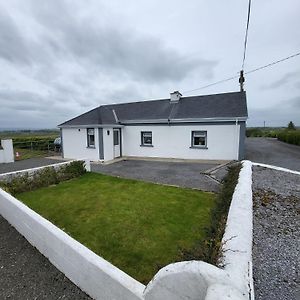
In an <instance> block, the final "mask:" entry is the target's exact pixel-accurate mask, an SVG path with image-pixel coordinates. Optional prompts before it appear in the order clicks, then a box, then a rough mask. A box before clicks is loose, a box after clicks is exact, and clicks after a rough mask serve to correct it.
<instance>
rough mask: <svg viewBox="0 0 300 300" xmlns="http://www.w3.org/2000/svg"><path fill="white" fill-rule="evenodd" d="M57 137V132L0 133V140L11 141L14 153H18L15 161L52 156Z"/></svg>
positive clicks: (26, 131) (25, 131) (24, 131)
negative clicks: (8, 139) (6, 139)
mask: <svg viewBox="0 0 300 300" xmlns="http://www.w3.org/2000/svg"><path fill="white" fill-rule="evenodd" d="M59 135H60V132H59V130H20V131H0V139H4V138H10V139H12V140H13V145H14V152H15V153H16V152H18V157H16V160H21V159H28V158H33V157H45V156H49V155H52V154H54V153H55V150H56V149H55V146H54V143H53V142H54V139H55V138H57V137H59Z"/></svg>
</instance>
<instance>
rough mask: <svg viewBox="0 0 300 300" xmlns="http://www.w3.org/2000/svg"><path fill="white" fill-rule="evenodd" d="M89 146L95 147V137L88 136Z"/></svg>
mask: <svg viewBox="0 0 300 300" xmlns="http://www.w3.org/2000/svg"><path fill="white" fill-rule="evenodd" d="M89 146H95V136H94V135H89Z"/></svg>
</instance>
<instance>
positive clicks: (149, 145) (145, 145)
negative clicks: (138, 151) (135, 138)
mask: <svg viewBox="0 0 300 300" xmlns="http://www.w3.org/2000/svg"><path fill="white" fill-rule="evenodd" d="M140 147H153V145H140Z"/></svg>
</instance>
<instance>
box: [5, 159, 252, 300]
mask: <svg viewBox="0 0 300 300" xmlns="http://www.w3.org/2000/svg"><path fill="white" fill-rule="evenodd" d="M251 167H252V164H251V162H248V161H245V162H243V167H242V169H241V172H240V176H239V180H238V184H237V186H236V188H235V192H234V194H233V199H232V203H231V206H230V210H229V214H228V220H227V224H226V229H225V234H224V237H223V252H224V264H225V267H224V268H223V269H221V268H218V267H216V266H213V265H210V264H207V263H205V262H201V261H187V262H179V263H174V264H170V265H168V266H166V267H164V268H162V269H161V270H160V271H159V272H158V273H157V274H156V275H155V276H154V278H153V279H152V280H151V282H150V283H149V284H148V285H147V287H145V286H144V285H142V284H141V283H139V282H138V281H136V280H135V279H133V278H131V277H130V276H128V275H127V274H125V273H124V272H122V271H121V270H119V269H117V268H116V267H114V266H113V265H111V264H110V263H109V262H107V261H105V260H104V259H103V258H101V257H99V256H97V255H96V254H95V253H93V252H92V251H90V250H89V249H87V248H86V247H84V246H83V245H81V244H80V243H78V242H77V241H75V240H74V239H72V238H71V237H70V236H68V235H67V234H66V233H65V232H63V231H62V230H60V229H58V228H57V227H56V226H54V225H53V224H52V223H50V222H49V221H47V220H46V219H44V218H43V217H41V216H40V215H38V214H37V213H35V212H33V211H32V210H31V209H29V208H28V207H27V206H25V205H24V204H22V203H21V202H20V201H18V200H17V199H15V198H14V197H12V196H11V195H9V194H7V193H6V192H5V191H3V190H1V189H0V214H1V215H2V216H3V217H4V218H5V219H7V220H8V221H9V223H10V224H12V225H13V226H14V227H15V228H16V229H17V230H18V231H19V232H20V233H21V234H22V235H24V236H25V238H26V239H27V240H28V241H29V242H30V243H31V244H32V245H34V246H35V247H36V248H37V249H38V250H39V251H40V252H41V253H42V254H44V255H45V256H46V257H48V258H49V260H50V261H51V262H52V263H53V264H54V265H55V266H56V267H57V268H58V269H59V270H61V271H62V272H63V273H65V274H66V276H67V277H68V278H69V279H71V280H72V281H73V282H74V283H75V284H77V285H78V286H79V287H80V288H81V289H82V290H84V291H85V292H87V293H88V294H89V295H90V296H92V297H93V298H95V299H103V300H104V299H124V300H127V299H128V300H129V299H132V300H136V299H140V300H141V299H145V300H181V299H190V300H220V299H231V300H249V299H251V300H254V292H253V281H252V190H251V184H252V182H251V175H252V171H251Z"/></svg>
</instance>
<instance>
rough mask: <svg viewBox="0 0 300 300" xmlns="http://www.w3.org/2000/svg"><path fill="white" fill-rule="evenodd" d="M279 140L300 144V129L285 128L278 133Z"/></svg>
mask: <svg viewBox="0 0 300 300" xmlns="http://www.w3.org/2000/svg"><path fill="white" fill-rule="evenodd" d="M278 140H280V141H282V142H285V143H289V144H294V145H298V146H300V130H284V131H282V132H280V134H278Z"/></svg>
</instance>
